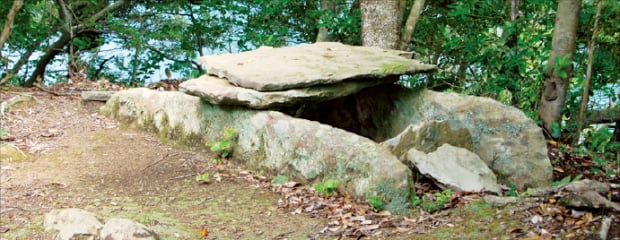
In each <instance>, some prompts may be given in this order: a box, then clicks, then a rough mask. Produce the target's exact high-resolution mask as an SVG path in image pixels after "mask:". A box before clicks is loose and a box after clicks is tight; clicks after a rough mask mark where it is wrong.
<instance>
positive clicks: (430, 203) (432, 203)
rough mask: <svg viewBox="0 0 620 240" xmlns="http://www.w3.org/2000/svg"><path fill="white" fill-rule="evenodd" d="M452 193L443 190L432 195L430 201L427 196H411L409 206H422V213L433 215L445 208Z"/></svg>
mask: <svg viewBox="0 0 620 240" xmlns="http://www.w3.org/2000/svg"><path fill="white" fill-rule="evenodd" d="M453 194H454V192H453V191H452V190H450V189H446V190H443V191H442V192H437V193H435V194H433V198H434V200H433V199H430V198H429V197H428V196H427V195H424V196H422V198H420V197H418V196H416V195H412V196H411V206H413V207H417V206H422V209H424V211H427V212H429V213H433V212H436V211H439V210H442V209H444V208H446V207H447V206H446V204H448V203H450V199H451V198H452V195H453Z"/></svg>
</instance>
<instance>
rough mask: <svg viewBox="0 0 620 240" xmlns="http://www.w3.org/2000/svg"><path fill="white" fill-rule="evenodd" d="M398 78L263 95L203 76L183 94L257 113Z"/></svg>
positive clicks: (185, 84) (184, 86) (185, 85)
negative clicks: (259, 110)
mask: <svg viewBox="0 0 620 240" xmlns="http://www.w3.org/2000/svg"><path fill="white" fill-rule="evenodd" d="M395 80H397V78H380V79H368V80H364V81H361V80H358V81H345V82H339V83H334V84H330V85H318V86H310V87H304V88H295V89H288V90H280V91H269V92H260V91H257V90H254V89H250V88H243V87H239V86H235V85H233V84H231V83H230V82H228V81H227V80H226V79H223V78H218V77H214V76H209V75H203V76H201V77H199V78H196V79H190V80H188V81H185V82H183V83H181V85H180V86H179V90H180V91H181V92H185V93H187V94H189V95H194V96H198V97H200V98H202V99H204V100H205V101H207V102H209V103H211V104H216V105H239V106H246V107H249V108H253V109H276V108H282V107H288V106H295V105H301V104H304V103H307V102H318V101H327V100H332V99H335V98H339V97H344V96H347V95H350V94H354V93H357V92H359V91H361V90H362V89H364V88H368V87H373V86H377V85H380V84H382V83H386V82H394V81H395Z"/></svg>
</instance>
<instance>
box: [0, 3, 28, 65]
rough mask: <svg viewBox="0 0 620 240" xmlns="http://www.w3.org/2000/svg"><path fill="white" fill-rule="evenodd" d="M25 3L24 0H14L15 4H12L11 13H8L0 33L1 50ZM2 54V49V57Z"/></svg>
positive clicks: (0, 54) (0, 53)
mask: <svg viewBox="0 0 620 240" xmlns="http://www.w3.org/2000/svg"><path fill="white" fill-rule="evenodd" d="M23 5H24V1H23V0H14V1H13V6H11V10H9V14H7V15H6V22H4V29H2V34H1V35H0V50H2V48H4V43H5V42H6V40H8V39H9V35H11V28H12V27H13V20H15V15H17V12H19V10H20V9H21V8H22V6H23ZM1 56H2V52H1V51H0V57H1Z"/></svg>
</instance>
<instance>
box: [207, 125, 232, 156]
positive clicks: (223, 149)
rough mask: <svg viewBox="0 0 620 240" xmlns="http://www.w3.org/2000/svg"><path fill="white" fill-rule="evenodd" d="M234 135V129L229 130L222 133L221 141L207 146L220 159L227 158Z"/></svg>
mask: <svg viewBox="0 0 620 240" xmlns="http://www.w3.org/2000/svg"><path fill="white" fill-rule="evenodd" d="M236 133H237V131H236V130H235V129H233V128H229V129H227V130H226V132H224V136H223V139H222V141H217V142H210V143H208V144H207V146H209V148H210V149H211V151H213V152H216V153H218V154H219V155H220V157H221V158H227V157H228V156H229V155H230V153H231V152H232V142H233V140H234V137H235V134H236Z"/></svg>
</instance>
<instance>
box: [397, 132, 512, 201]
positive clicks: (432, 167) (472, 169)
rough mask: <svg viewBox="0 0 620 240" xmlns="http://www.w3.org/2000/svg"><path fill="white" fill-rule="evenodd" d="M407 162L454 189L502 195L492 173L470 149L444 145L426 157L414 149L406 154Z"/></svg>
mask: <svg viewBox="0 0 620 240" xmlns="http://www.w3.org/2000/svg"><path fill="white" fill-rule="evenodd" d="M407 160H408V161H410V162H411V163H412V164H413V165H414V166H415V167H416V168H417V169H418V170H419V171H420V173H422V174H424V175H426V176H428V177H431V178H432V179H434V180H435V181H437V182H438V183H439V184H441V185H444V186H446V187H448V188H450V189H452V190H455V191H474V192H492V193H495V194H500V193H501V189H500V186H499V185H498V184H497V178H496V176H495V174H493V171H491V169H489V168H488V167H487V165H486V164H485V163H484V162H483V161H482V160H480V158H479V157H478V156H477V155H476V154H474V153H472V152H470V151H468V150H467V149H464V148H458V147H454V146H452V145H449V144H444V145H441V146H440V147H439V148H437V150H436V151H434V152H430V153H428V154H426V153H424V152H422V151H418V150H416V149H413V148H412V149H410V150H409V151H408V152H407Z"/></svg>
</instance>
